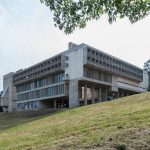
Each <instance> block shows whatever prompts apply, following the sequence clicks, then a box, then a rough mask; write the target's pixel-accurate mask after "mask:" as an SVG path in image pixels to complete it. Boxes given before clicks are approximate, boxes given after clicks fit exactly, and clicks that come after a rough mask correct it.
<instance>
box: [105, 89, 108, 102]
mask: <svg viewBox="0 0 150 150" xmlns="http://www.w3.org/2000/svg"><path fill="white" fill-rule="evenodd" d="M107 96H108V90H107V88H106V98H105V99H106V101H107Z"/></svg>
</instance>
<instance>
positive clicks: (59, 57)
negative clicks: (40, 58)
mask: <svg viewBox="0 0 150 150" xmlns="http://www.w3.org/2000/svg"><path fill="white" fill-rule="evenodd" d="M58 62H61V55H59V56H56V57H54V58H50V59H49V60H46V61H45V62H42V63H40V64H37V65H35V66H33V67H30V68H29V69H27V70H24V71H22V72H20V73H17V74H16V75H15V76H14V78H17V77H19V76H23V75H25V74H29V73H31V72H33V71H35V70H39V69H40V68H43V67H45V66H47V65H50V64H54V63H56V64H58Z"/></svg>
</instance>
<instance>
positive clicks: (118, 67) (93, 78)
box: [2, 43, 149, 111]
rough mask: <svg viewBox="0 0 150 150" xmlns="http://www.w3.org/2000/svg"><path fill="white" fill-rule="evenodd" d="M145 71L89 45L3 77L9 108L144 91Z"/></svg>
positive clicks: (74, 103)
mask: <svg viewBox="0 0 150 150" xmlns="http://www.w3.org/2000/svg"><path fill="white" fill-rule="evenodd" d="M148 80H149V77H148V76H147V73H146V71H144V72H143V70H142V69H141V68H139V67H137V66H134V65H132V64H130V63H128V62H126V61H123V60H121V59H118V58H116V57H114V56H111V55H109V54H107V53H104V52H103V51H100V50H98V49H95V48H93V47H91V46H88V45H86V44H80V45H76V44H73V43H69V48H68V50H66V51H64V52H62V53H60V54H58V55H56V56H54V57H51V58H49V59H47V60H44V61H43V62H40V63H38V64H36V65H33V66H31V67H29V68H27V69H24V70H22V69H21V70H19V71H17V72H15V73H10V74H8V75H6V76H4V89H3V94H2V98H3V101H5V102H6V103H7V105H8V111H13V110H18V111H21V110H29V109H42V108H64V107H78V106H83V105H88V104H92V103H97V102H103V101H107V100H112V99H115V98H118V97H123V96H128V95H132V94H136V93H142V92H145V91H146V89H147V88H148V86H149V85H148Z"/></svg>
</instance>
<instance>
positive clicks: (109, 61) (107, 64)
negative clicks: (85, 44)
mask: <svg viewBox="0 0 150 150" xmlns="http://www.w3.org/2000/svg"><path fill="white" fill-rule="evenodd" d="M93 53H94V54H93ZM96 53H98V54H96ZM91 54H92V55H91ZM98 56H99V57H98ZM87 61H88V62H89V63H92V64H96V65H98V66H101V67H104V68H105V69H108V70H111V71H113V72H115V73H118V74H123V75H127V76H131V77H133V78H135V79H138V80H142V78H143V71H142V70H141V69H138V68H136V67H133V66H131V65H128V64H126V63H123V62H121V61H118V60H115V59H113V58H111V57H109V56H106V55H105V54H102V53H100V52H96V51H94V50H91V49H88V56H87Z"/></svg>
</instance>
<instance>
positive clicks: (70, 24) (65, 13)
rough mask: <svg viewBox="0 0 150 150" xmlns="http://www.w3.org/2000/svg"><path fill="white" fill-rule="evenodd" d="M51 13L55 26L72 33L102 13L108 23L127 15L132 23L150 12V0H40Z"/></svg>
mask: <svg viewBox="0 0 150 150" xmlns="http://www.w3.org/2000/svg"><path fill="white" fill-rule="evenodd" d="M40 1H41V2H42V3H45V5H46V6H48V7H49V8H50V10H51V11H52V13H53V20H54V22H55V26H57V27H59V29H60V30H64V32H65V33H66V34H69V33H72V32H73V31H74V30H75V29H76V28H77V27H79V28H84V27H85V26H86V24H87V22H88V21H90V20H93V19H96V20H98V19H99V18H100V17H101V16H102V15H103V14H106V15H107V16H108V21H109V23H112V22H114V21H116V19H117V18H125V17H127V18H128V19H129V20H130V22H131V23H134V22H136V21H138V20H140V19H143V18H144V17H145V16H147V15H149V14H150V0H40Z"/></svg>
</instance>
